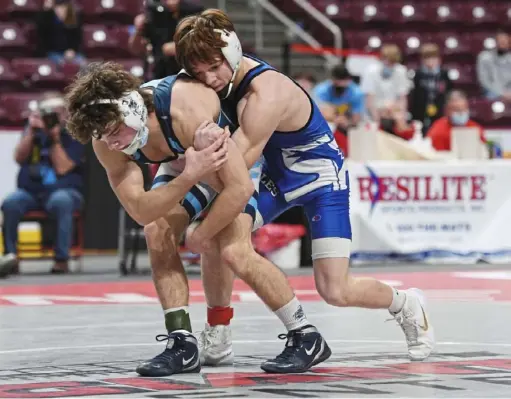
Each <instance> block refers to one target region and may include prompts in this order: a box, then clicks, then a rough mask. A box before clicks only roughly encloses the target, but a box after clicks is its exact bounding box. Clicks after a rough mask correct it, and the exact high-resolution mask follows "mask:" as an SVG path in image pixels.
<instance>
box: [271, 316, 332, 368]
mask: <svg viewBox="0 0 511 399" xmlns="http://www.w3.org/2000/svg"><path fill="white" fill-rule="evenodd" d="M286 338H287V342H286V347H285V348H284V350H283V351H282V353H281V354H280V355H278V356H277V357H276V358H275V359H271V360H268V361H266V362H264V363H263V364H262V365H261V368H262V369H263V370H264V371H266V372H267V373H279V374H282V373H304V372H306V371H307V370H309V369H310V368H311V367H312V366H314V365H316V364H318V363H321V362H324V361H325V360H327V359H328V358H329V357H330V355H331V354H332V351H331V350H330V348H329V347H328V345H327V343H326V341H325V339H324V338H323V337H322V336H321V334H320V333H319V331H318V330H317V329H316V327H314V326H311V325H307V326H305V327H302V328H300V329H298V330H292V331H289V332H288V333H287V334H280V335H279V339H286Z"/></svg>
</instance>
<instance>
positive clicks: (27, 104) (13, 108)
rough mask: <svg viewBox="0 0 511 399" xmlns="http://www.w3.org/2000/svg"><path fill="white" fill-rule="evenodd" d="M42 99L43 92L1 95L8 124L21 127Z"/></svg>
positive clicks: (0, 99)
mask: <svg viewBox="0 0 511 399" xmlns="http://www.w3.org/2000/svg"><path fill="white" fill-rule="evenodd" d="M41 97H42V93H41V92H30V93H3V94H0V104H2V106H3V107H4V109H5V111H6V113H7V114H6V116H5V119H6V122H7V123H6V124H8V125H14V126H20V125H22V124H23V122H24V121H25V119H26V118H27V117H28V114H29V113H30V110H31V109H33V107H36V106H37V101H39V100H40V99H41Z"/></svg>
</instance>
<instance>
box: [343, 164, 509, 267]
mask: <svg viewBox="0 0 511 399" xmlns="http://www.w3.org/2000/svg"><path fill="white" fill-rule="evenodd" d="M348 167H349V173H350V186H351V220H352V227H353V246H352V259H353V261H355V262H357V261H378V260H380V261H381V260H401V259H402V260H410V261H412V260H417V261H438V260H441V261H445V262H456V263H474V262H477V261H479V260H485V261H488V262H495V263H504V262H508V261H510V260H511V234H509V230H510V227H511V161H509V160H490V161H473V162H469V161H449V162H445V161H444V162H431V161H417V162H415V161H410V162H407V161H400V162H399V161H389V162H386V161H375V162H368V163H364V164H362V163H353V162H350V163H349V166H348Z"/></svg>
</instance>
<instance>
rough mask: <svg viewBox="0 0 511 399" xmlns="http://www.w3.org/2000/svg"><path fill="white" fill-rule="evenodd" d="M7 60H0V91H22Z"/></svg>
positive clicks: (21, 85) (17, 77)
mask: <svg viewBox="0 0 511 399" xmlns="http://www.w3.org/2000/svg"><path fill="white" fill-rule="evenodd" d="M16 72H17V71H16V70H15V69H13V68H12V66H11V64H10V63H9V61H8V60H6V59H3V58H0V91H3V92H7V91H13V90H23V83H22V79H21V78H20V76H19V75H18V74H17V73H16Z"/></svg>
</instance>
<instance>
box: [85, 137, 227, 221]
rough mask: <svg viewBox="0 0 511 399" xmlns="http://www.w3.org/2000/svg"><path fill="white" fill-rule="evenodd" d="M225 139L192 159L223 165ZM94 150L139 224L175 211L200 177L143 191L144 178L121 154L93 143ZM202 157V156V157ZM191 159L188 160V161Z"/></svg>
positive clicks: (183, 177) (189, 176)
mask: <svg viewBox="0 0 511 399" xmlns="http://www.w3.org/2000/svg"><path fill="white" fill-rule="evenodd" d="M224 141H225V138H222V140H218V142H217V144H216V145H215V146H212V147H208V148H210V150H209V151H207V152H206V153H203V151H200V152H195V153H194V154H192V156H193V157H192V158H190V159H196V158H200V162H205V161H206V162H209V161H211V162H213V163H212V164H211V166H212V165H213V164H214V161H213V160H215V159H216V162H217V163H220V162H221V163H223V162H222V157H224V158H225V153H226V149H225V148H223V149H220V150H219V151H217V150H218V149H219V148H220V147H222V143H223V142H224ZM93 148H94V152H95V153H96V156H97V158H98V160H99V162H100V163H101V164H102V165H103V167H104V168H105V170H106V173H107V176H108V181H109V182H110V186H111V187H112V189H113V190H114V192H115V194H116V195H117V198H119V201H120V202H121V204H122V206H123V207H124V209H126V211H127V212H128V214H129V215H130V216H131V217H132V218H133V219H134V220H135V221H136V222H137V223H139V224H141V225H146V224H148V223H150V222H152V221H154V220H156V219H158V218H160V217H163V216H164V215H166V214H167V213H168V212H170V211H171V210H172V208H174V207H175V206H176V205H177V204H179V201H181V200H182V199H183V197H184V196H185V195H186V193H187V192H188V191H190V189H191V188H192V187H193V185H194V184H196V183H197V182H198V181H199V179H200V177H201V175H199V174H197V173H195V174H194V173H193V172H192V173H189V172H187V171H186V170H185V171H184V172H183V173H182V174H181V175H179V176H178V177H176V178H175V179H174V180H172V181H171V182H170V183H168V184H166V185H163V186H161V187H158V188H156V189H154V190H150V191H147V192H146V191H145V190H144V178H143V175H142V171H141V169H140V168H139V167H138V166H137V165H136V164H135V162H133V161H131V160H130V159H129V157H128V156H127V155H125V154H123V153H122V152H118V151H111V150H109V149H108V147H107V145H106V144H105V143H104V142H102V141H98V140H94V141H93ZM199 154H200V155H199ZM204 157H206V158H209V161H208V160H207V159H206V158H204ZM187 159H188V158H187Z"/></svg>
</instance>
